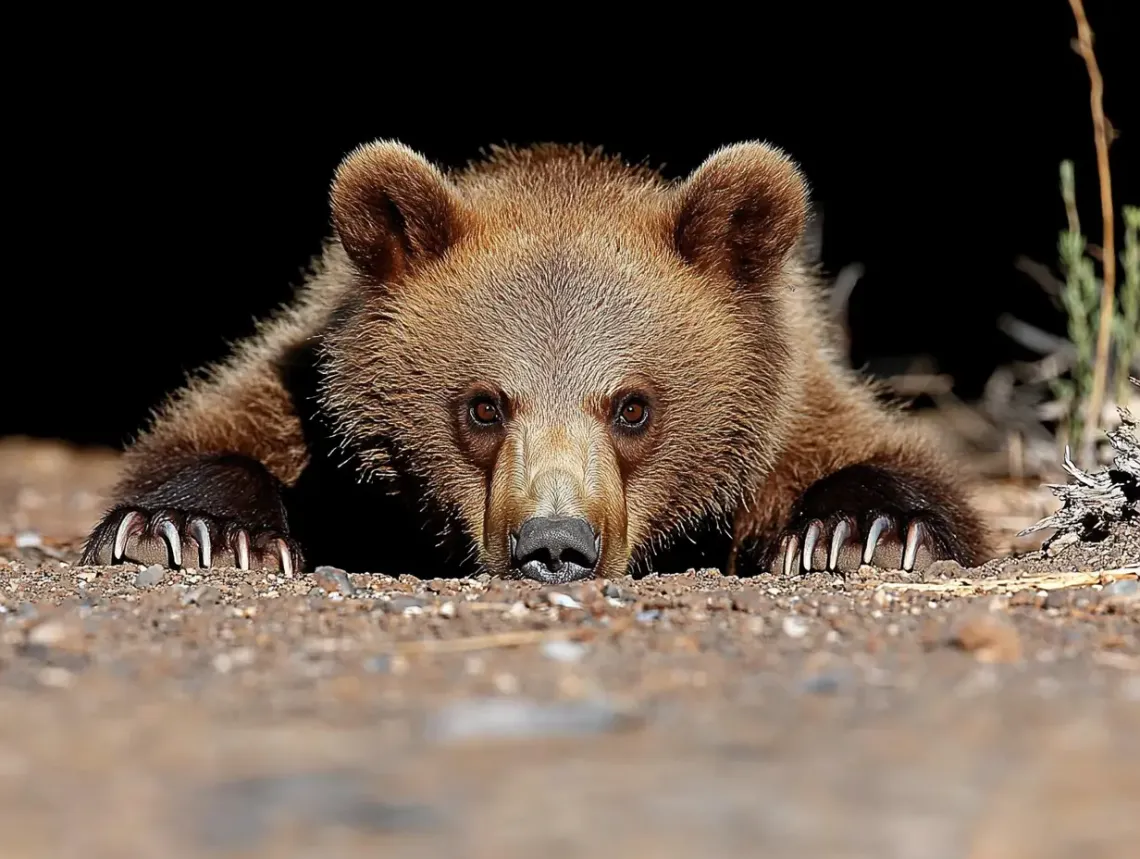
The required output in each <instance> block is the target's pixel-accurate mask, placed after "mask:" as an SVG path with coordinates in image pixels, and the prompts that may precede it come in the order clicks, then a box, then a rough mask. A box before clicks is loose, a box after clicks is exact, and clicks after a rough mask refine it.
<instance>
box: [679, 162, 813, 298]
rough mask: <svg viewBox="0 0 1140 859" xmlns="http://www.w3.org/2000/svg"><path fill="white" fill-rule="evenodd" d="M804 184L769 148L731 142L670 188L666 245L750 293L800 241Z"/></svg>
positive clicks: (804, 214) (792, 166) (793, 167)
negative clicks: (673, 196)
mask: <svg viewBox="0 0 1140 859" xmlns="http://www.w3.org/2000/svg"><path fill="white" fill-rule="evenodd" d="M806 220H807V184H806V182H805V181H804V178H803V176H802V175H801V173H800V171H799V169H798V168H797V167H796V165H795V163H794V162H793V161H792V160H791V159H790V158H788V157H787V156H786V155H785V154H784V153H783V152H781V151H780V150H779V149H776V148H775V147H772V146H769V145H767V144H763V143H738V144H735V145H733V146H726V147H724V148H723V149H720V150H719V151H717V152H715V153H713V154H712V155H710V156H709V157H708V158H707V159H706V160H705V161H704V163H703V164H701V165H700V166H699V167H698V168H697V169H696V170H694V171H693V173H692V175H691V176H689V178H688V179H687V180H686V181H685V182H684V183H682V184H681V185H680V187H678V188H677V208H676V209H675V211H674V220H673V241H674V244H675V247H676V249H677V252H678V253H679V254H680V255H681V257H682V258H683V259H685V260H686V261H687V262H689V263H691V264H693V265H695V266H697V267H699V268H702V269H704V270H706V271H709V272H711V273H713V274H715V275H717V276H719V277H724V278H727V279H729V280H730V281H732V282H733V283H735V284H737V285H739V286H743V287H750V286H754V285H756V284H758V283H763V282H766V281H767V280H768V279H769V278H770V277H772V276H773V275H775V274H776V273H777V272H778V271H779V270H780V268H781V267H782V266H783V264H784V261H785V260H786V259H787V257H788V254H789V253H790V252H791V251H792V249H793V248H794V247H795V245H796V244H797V243H798V242H799V241H800V239H801V237H802V236H803V232H804V226H805V223H806Z"/></svg>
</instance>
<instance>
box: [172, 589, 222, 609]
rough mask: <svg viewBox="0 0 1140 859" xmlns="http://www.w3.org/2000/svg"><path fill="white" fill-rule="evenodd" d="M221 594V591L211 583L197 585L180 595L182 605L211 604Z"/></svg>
mask: <svg viewBox="0 0 1140 859" xmlns="http://www.w3.org/2000/svg"><path fill="white" fill-rule="evenodd" d="M221 595H222V594H221V592H220V591H219V590H218V589H217V588H215V587H213V586H212V585H198V587H196V588H194V589H192V590H189V591H187V592H186V593H184V594H183V595H182V605H200V606H209V605H213V604H214V603H216V602H217V601H218V599H219V598H220V597H221Z"/></svg>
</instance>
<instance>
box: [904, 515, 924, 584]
mask: <svg viewBox="0 0 1140 859" xmlns="http://www.w3.org/2000/svg"><path fill="white" fill-rule="evenodd" d="M922 537H923V527H922V523H921V522H911V523H910V525H909V526H908V527H907V529H906V548H905V549H904V550H903V561H902V568H903V569H904V570H906V571H907V572H910V571H911V570H912V569H913V568H914V561H915V559H916V558H917V557H918V546H919V543H921V542H922Z"/></svg>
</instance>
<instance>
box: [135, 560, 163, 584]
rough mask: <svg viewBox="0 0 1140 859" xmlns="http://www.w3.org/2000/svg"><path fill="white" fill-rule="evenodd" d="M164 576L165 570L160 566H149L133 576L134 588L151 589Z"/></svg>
mask: <svg viewBox="0 0 1140 859" xmlns="http://www.w3.org/2000/svg"><path fill="white" fill-rule="evenodd" d="M165 576H166V570H165V569H164V568H163V566H162V565H161V564H151V565H150V566H149V567H147V568H145V569H143V570H140V571H139V574H138V575H137V576H135V587H136V588H152V587H154V586H155V585H157V584H158V583H159V582H161V581H162V580H163V578H165Z"/></svg>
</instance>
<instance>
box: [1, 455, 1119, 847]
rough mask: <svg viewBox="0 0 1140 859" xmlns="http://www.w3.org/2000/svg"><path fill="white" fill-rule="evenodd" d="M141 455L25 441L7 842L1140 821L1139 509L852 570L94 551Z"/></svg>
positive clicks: (830, 839) (764, 837)
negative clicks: (446, 575)
mask: <svg viewBox="0 0 1140 859" xmlns="http://www.w3.org/2000/svg"><path fill="white" fill-rule="evenodd" d="M114 466H115V461H114V457H112V456H104V455H101V454H94V453H89V452H79V451H69V450H67V449H66V448H60V447H54V446H46V445H29V444H28V443H25V442H9V443H5V444H0V712H3V714H4V718H3V720H2V721H0V826H2V827H3V832H4V836H3V843H4V855H6V856H8V855H10V856H21V857H48V856H51V857H70V856H84V857H103V856H107V857H111V856H114V857H124V856H146V857H154V856H163V857H172V859H173V857H183V856H282V857H286V856H287V857H310V856H312V857H316V856H338V857H355V856H371V855H377V851H383V852H382V854H381V855H385V856H447V857H483V856H487V857H491V856H494V857H515V856H518V857H531V856H535V855H544V856H547V857H552V859H553V857H563V856H566V857H569V856H580V855H605V856H610V855H628V856H651V857H662V859H665V857H681V856H685V857H704V856H718V857H720V856H723V857H735V856H757V855H764V856H773V857H784V856H787V857H802V856H811V857H875V859H887V857H900V859H902V857H906V859H913V857H947V859H950V857H971V859H990V858H991V857H994V859H997V858H998V857H1001V859H1022V857H1024V859H1049V858H1050V857H1062V856H1065V857H1067V856H1076V855H1080V856H1085V857H1092V856H1097V857H1099V856H1104V857H1109V856H1112V857H1116V856H1120V857H1125V856H1133V855H1135V845H1136V844H1137V843H1140V814H1137V808H1138V802H1140V801H1138V799H1137V797H1138V796H1140V583H1138V582H1137V580H1136V574H1135V573H1134V572H1133V573H1129V572H1119V573H1116V574H1114V575H1101V571H1104V570H1113V569H1116V570H1119V569H1120V568H1122V567H1124V566H1126V565H1127V564H1135V563H1137V562H1138V561H1140V531H1138V530H1137V529H1131V530H1127V529H1120V530H1118V531H1117V532H1115V533H1114V534H1112V535H1111V536H1110V537H1109V538H1108V539H1106V540H1104V541H1102V542H1100V543H1097V544H1094V545H1080V544H1076V545H1069V546H1065V547H1062V548H1061V550H1060V551H1059V552H1054V554H1053V556H1049V555H1047V554H1044V553H1041V552H1030V553H1028V554H1020V555H1016V556H1008V557H1003V558H1001V559H998V560H995V561H994V562H991V563H990V564H987V565H986V566H985V567H984V568H981V569H979V570H962V569H961V568H958V567H956V566H955V565H939V566H937V567H935V568H933V569H931V570H930V571H927V572H926V573H923V574H921V575H915V576H910V577H907V576H905V575H904V574H902V573H898V572H893V573H892V572H889V571H877V570H871V569H870V568H864V570H863V571H861V573H860V574H858V575H856V576H851V577H849V578H847V579H846V580H844V579H840V578H833V577H831V576H825V575H814V576H811V577H807V578H796V579H781V578H777V577H773V576H761V577H758V578H755V579H745V580H741V579H736V578H728V577H725V576H722V575H720V574H719V573H717V572H716V571H699V572H697V571H693V572H690V573H687V574H682V575H673V576H650V577H646V578H643V579H640V580H637V581H635V580H632V579H628V578H627V579H623V580H618V581H615V582H610V583H605V582H585V583H579V584H577V585H574V586H568V587H558V588H551V587H541V586H538V585H532V584H529V583H517V582H509V581H502V580H498V579H489V578H480V579H463V580H432V581H422V580H418V579H414V578H411V577H402V578H400V579H393V578H389V577H386V576H382V575H375V574H360V573H357V572H356V571H351V572H344V571H339V570H333V569H322V570H320V571H318V572H317V573H313V574H305V575H298V576H295V577H292V578H288V577H283V576H279V575H276V574H266V573H260V572H240V571H235V570H209V571H181V572H179V571H170V570H164V569H162V568H160V567H157V566H155V567H142V568H140V567H137V566H128V567H107V568H77V567H74V566H73V564H74V563H75V561H76V558H77V556H78V550H79V544H80V541H81V539H82V536H83V534H84V533H85V531H86V529H87V528H88V527H90V525H91V523H92V522H93V521H94V519H95V517H97V516H98V512H99V508H100V504H101V501H100V500H99V499H100V497H101V493H103V492H105V490H106V487H107V486H108V485H109V482H110V481H111V480H112V479H113V476H114ZM1002 493H1008V494H1010V495H1011V496H1012V495H1013V494H1014V493H1012V492H1011V491H1010V490H1009V489H1008V487H1006V488H1002V489H1001V490H1000V491H995V493H994V495H993V496H991V498H990V502H989V503H990V504H991V507H990V508H989V509H992V510H993V512H994V516H995V517H996V518H1002V519H1003V522H1005V526H1009V528H1013V527H1023V526H1024V525H1025V524H1028V521H1033V520H1034V519H1036V518H1039V516H1040V515H1044V514H1043V512H1040V511H1036V510H1035V509H1034V511H1033V512H1032V513H1031V514H1029V515H1028V521H1022V522H1020V523H1019V524H1017V525H1016V526H1015V525H1014V524H1013V520H1015V519H1017V517H1018V516H1022V517H1023V518H1024V517H1025V515H1026V512H1025V511H1026V510H1028V509H1031V508H1033V506H1034V505H1036V504H1039V503H1040V499H1039V496H1038V495H1035V494H1033V493H1029V495H1030V496H1032V498H1033V499H1034V500H1030V501H1027V500H1026V498H1025V493H1023V495H1022V496H1021V497H1020V500H1019V501H1017V502H1016V503H1009V504H1007V505H1005V507H1001V505H1000V504H999V502H997V501H995V500H994V499H995V498H1001V497H1003V496H1002ZM1018 505H1021V506H1018ZM999 508H1001V509H999ZM1005 526H1003V527H1005ZM1037 540H1039V538H1037ZM1008 545H1009V546H1010V547H1013V546H1014V545H1015V543H1014V542H1013V541H1012V540H1010V541H1008ZM1079 572H1086V573H1088V574H1089V575H1086V576H1085V577H1084V579H1083V580H1081V583H1080V584H1078V585H1077V586H1070V587H1059V585H1063V584H1066V583H1067V582H1069V581H1076V579H1075V578H1072V577H1071V574H1074V573H1079ZM1049 574H1069V575H1070V577H1071V578H1070V579H1064V578H1061V577H1059V576H1057V575H1054V576H1053V577H1052V578H1049ZM1026 576H1036V577H1037V578H1035V579H1030V580H1029V583H1030V585H1031V586H1028V587H1026V586H1025V585H1024V582H1025V577H1026ZM1018 578H1020V579H1021V580H1022V582H1023V583H1022V584H1010V583H1009V582H1008V581H1007V580H1009V579H1018ZM963 580H967V581H968V582H969V584H963V583H962V582H963ZM1129 843H1131V844H1133V847H1132V848H1128V847H1127V845H1128V844H1129Z"/></svg>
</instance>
